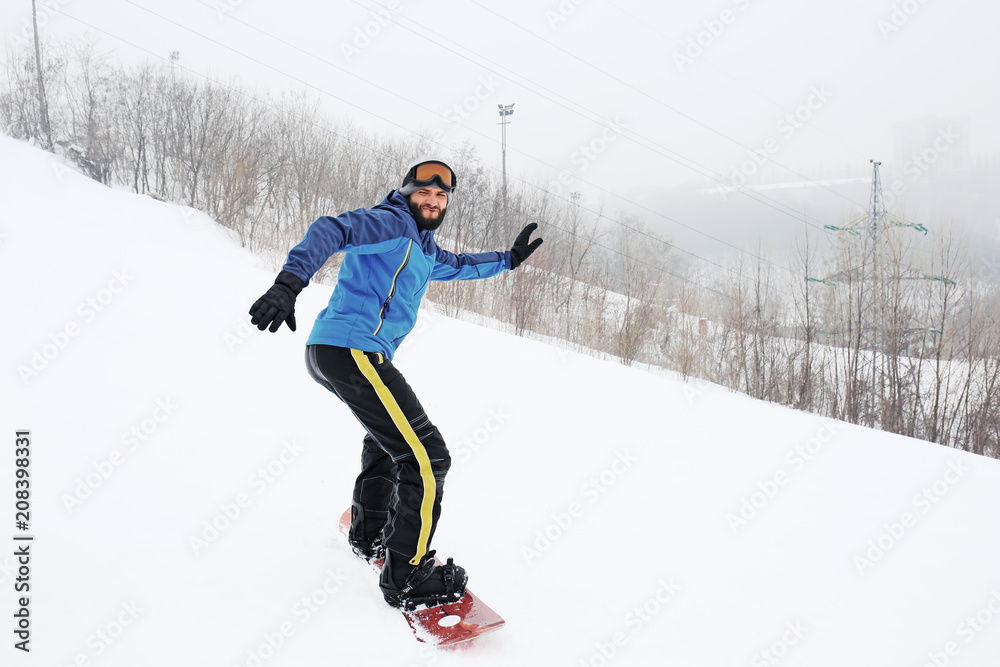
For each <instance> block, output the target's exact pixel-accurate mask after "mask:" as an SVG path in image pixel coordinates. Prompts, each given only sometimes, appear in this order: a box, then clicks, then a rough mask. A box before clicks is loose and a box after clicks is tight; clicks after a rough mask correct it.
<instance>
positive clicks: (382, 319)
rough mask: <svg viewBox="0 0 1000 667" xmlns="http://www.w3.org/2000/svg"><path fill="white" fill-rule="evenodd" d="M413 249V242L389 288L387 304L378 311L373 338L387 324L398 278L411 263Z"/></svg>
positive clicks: (386, 298) (407, 249) (408, 247)
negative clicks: (387, 316)
mask: <svg viewBox="0 0 1000 667" xmlns="http://www.w3.org/2000/svg"><path fill="white" fill-rule="evenodd" d="M411 248H413V241H412V240H411V241H410V243H409V245H407V246H406V256H404V257H403V263H402V264H400V265H399V268H398V269H396V275H394V276H393V277H392V285H390V286H389V295H388V296H387V297H385V303H383V304H382V309H381V310H380V311H378V327H376V329H375V331H374V333H372V335H373V336H374V335H375V334H377V333H378V332H379V331H380V330H381V329H382V325H383V324H384V323H385V316H386V314H387V313H388V312H389V302H390V301H392V297H393V296H394V295H395V294H396V278H398V277H399V274H400V273H402V272H403V267H405V266H406V263H407V262H409V261H410V249H411Z"/></svg>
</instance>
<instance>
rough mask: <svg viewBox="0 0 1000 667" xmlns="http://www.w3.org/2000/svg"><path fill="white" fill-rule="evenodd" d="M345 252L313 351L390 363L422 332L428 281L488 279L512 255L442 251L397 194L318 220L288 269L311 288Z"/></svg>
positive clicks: (504, 266)
mask: <svg viewBox="0 0 1000 667" xmlns="http://www.w3.org/2000/svg"><path fill="white" fill-rule="evenodd" d="M341 251H343V252H344V253H346V254H345V255H344V260H343V262H342V263H341V265H340V273H339V275H338V277H337V286H336V287H335V288H334V290H333V295H332V296H331V297H330V303H329V304H328V305H327V307H326V308H324V309H323V310H322V311H320V314H319V316H318V317H317V318H316V323H315V324H314V325H313V329H312V333H311V334H310V335H309V339H308V340H307V341H306V345H314V344H322V345H335V346H338V347H349V348H354V349H357V350H362V351H364V352H380V353H381V354H383V355H384V356H385V357H386V358H387V359H392V356H393V353H395V351H396V348H397V347H399V344H400V343H401V342H402V341H403V339H404V338H405V337H406V335H407V334H408V333H410V331H411V330H412V329H413V326H414V325H415V324H416V321H417V308H418V307H419V306H420V300H421V299H422V298H423V296H424V292H426V291H427V283H428V281H431V280H471V279H475V278H489V277H490V276H495V275H497V274H498V273H500V272H501V271H503V270H505V269H509V268H510V251H505V252H482V253H463V254H460V255H456V254H454V253H451V252H448V251H447V250H442V249H441V248H439V247H438V244H437V243H436V242H435V241H434V232H431V231H426V230H421V229H420V228H419V227H417V221H416V220H414V218H413V215H412V214H411V213H410V209H409V207H408V205H407V201H406V198H405V197H403V195H401V194H399V192H398V191H397V190H393V191H392V192H390V193H389V194H388V195H387V196H386V198H385V199H383V200H382V202H381V203H380V204H379V205H378V206H375V207H374V208H371V209H358V210H356V211H348V212H346V213H341V214H340V215H338V216H336V217H330V216H323V217H321V218H317V219H316V221H315V222H313V223H312V224H311V225H310V226H309V230H308V231H307V232H306V235H305V238H303V239H302V241H301V243H299V244H298V245H297V246H295V247H294V248H292V250H291V252H289V253H288V260H287V261H286V262H285V266H284V267H283V269H284V270H285V271H290V272H292V273H294V274H295V275H296V276H298V277H299V278H301V279H302V281H303V282H304V283H306V284H308V283H309V280H310V279H311V278H312V276H313V275H314V274H315V273H316V272H317V271H319V269H320V268H321V267H322V266H323V264H325V263H326V261H327V260H328V259H329V258H330V256H331V255H333V254H334V253H335V252H341Z"/></svg>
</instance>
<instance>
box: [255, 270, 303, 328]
mask: <svg viewBox="0 0 1000 667" xmlns="http://www.w3.org/2000/svg"><path fill="white" fill-rule="evenodd" d="M305 286H306V284H305V283H304V282H302V279H301V278H299V277H298V276H297V275H295V274H294V273H291V272H290V271H282V272H281V273H279V274H278V277H277V278H275V279H274V284H273V285H271V287H270V288H269V289H268V290H267V291H266V292H265V293H264V295H263V296H261V297H260V298H259V299H257V300H256V301H255V302H254V304H253V305H252V306H250V323H251V324H256V325H257V328H258V329H260V330H261V331H263V330H264V329H267V327H268V326H270V327H271V329H270V331H271V333H274V332H275V331H277V330H278V327H280V326H281V323H282V322H287V323H288V328H289V329H291V330H292V331H295V297H297V296H298V295H299V292H301V291H302V288H304V287H305Z"/></svg>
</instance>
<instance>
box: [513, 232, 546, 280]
mask: <svg viewBox="0 0 1000 667" xmlns="http://www.w3.org/2000/svg"><path fill="white" fill-rule="evenodd" d="M536 229H538V225H537V224H536V223H534V222H533V223H531V224H530V225H528V226H527V227H525V228H524V229H522V230H521V233H520V234H518V235H517V238H516V239H514V247H512V248H511V249H510V270H511V271H513V270H514V269H516V268H517V267H519V266H520V265H521V262H523V261H524V260H526V259H528V256H529V255H531V253H533V252H535V251H536V250H537V249H538V246H540V245H542V239H535V240H534V241H532V242H531V243H528V240H529V239H530V238H531V232H533V231H535V230H536Z"/></svg>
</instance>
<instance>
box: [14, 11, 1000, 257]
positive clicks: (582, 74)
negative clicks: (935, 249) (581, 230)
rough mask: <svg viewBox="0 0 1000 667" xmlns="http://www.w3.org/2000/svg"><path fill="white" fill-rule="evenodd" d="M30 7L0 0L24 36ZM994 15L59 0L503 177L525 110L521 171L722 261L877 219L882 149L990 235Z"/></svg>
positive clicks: (85, 19) (50, 29) (88, 27)
mask: <svg viewBox="0 0 1000 667" xmlns="http://www.w3.org/2000/svg"><path fill="white" fill-rule="evenodd" d="M30 16H31V15H30V3H29V2H27V1H26V0H17V1H16V2H8V3H5V4H4V6H3V8H2V9H0V34H2V35H3V36H4V41H5V45H6V46H7V47H8V48H10V47H17V46H21V45H24V44H26V43H27V39H28V38H29V37H30V32H31V31H30ZM998 19H1000V7H998V6H997V5H995V4H993V3H987V2H982V1H979V2H975V1H972V0H956V1H952V2H949V3H943V2H926V0H925V1H920V0H905V1H899V0H892V1H881V0H880V1H876V2H871V1H862V0H844V1H842V2H838V3H829V2H804V3H803V2H792V1H791V0H770V1H768V2H763V1H761V0H721V1H719V2H716V3H711V4H707V5H706V4H703V3H699V4H697V5H695V4H688V5H683V6H681V5H680V3H652V2H635V1H628V0H615V1H614V2H609V1H605V0H561V1H557V0H552V1H550V2H542V3H538V2H528V0H510V1H508V2H504V3H488V2H478V1H469V0H467V1H465V2H457V1H444V2H434V3H431V2H427V1H426V0H377V1H375V0H371V1H367V2H360V1H358V2H355V1H349V2H336V3H320V2H315V1H313V2H309V1H306V0H286V1H285V2H282V3H265V2H260V1H259V0H211V1H210V0H182V1H178V2H169V3H168V2H164V1H159V2H154V1H153V0H136V1H134V2H133V1H131V0H104V1H99V2H86V3H84V2H77V1H76V0H46V1H45V2H39V24H40V28H41V31H42V34H43V37H44V38H46V39H62V38H65V37H74V38H76V37H80V38H82V37H84V36H89V37H90V38H92V39H94V40H96V41H97V43H98V45H99V47H100V48H101V49H103V50H105V51H107V52H109V53H110V54H111V55H112V57H114V58H116V59H119V60H121V61H124V62H136V63H138V62H143V61H150V60H154V61H156V60H159V61H161V62H164V63H166V62H167V60H168V54H169V53H170V52H172V51H175V52H177V55H178V59H177V61H176V63H175V66H176V67H178V68H179V69H180V70H182V71H185V72H188V73H189V74H190V75H193V76H207V77H211V78H215V79H221V80H230V79H233V78H235V79H238V80H239V81H240V82H241V83H243V84H245V85H251V86H255V87H258V88H260V89H266V90H270V91H275V92H279V91H285V90H298V91H306V92H307V93H308V94H310V95H312V96H313V97H315V98H317V99H318V100H320V101H321V103H322V104H323V105H324V106H325V108H326V109H327V110H328V111H329V112H330V114H331V115H333V116H336V117H339V118H349V119H350V120H351V122H352V123H353V124H355V125H356V126H357V127H359V128H363V129H367V130H372V131H377V132H379V133H380V134H384V135H390V136H391V135H397V136H400V137H410V136H414V135H418V134H423V135H425V136H428V137H430V138H431V139H432V140H433V141H434V142H437V145H438V147H439V149H440V152H441V153H442V154H444V155H447V154H448V153H449V152H450V151H451V149H453V148H454V147H457V146H460V145H462V144H469V145H471V146H472V147H474V148H475V149H476V150H477V152H478V155H479V158H480V159H481V160H482V161H483V163H484V164H485V165H486V166H487V167H488V168H489V169H492V170H496V171H498V172H499V170H500V166H501V155H500V154H501V150H500V128H499V126H498V124H497V123H498V121H499V117H498V108H497V107H498V105H500V104H514V105H515V106H514V115H513V116H511V117H510V118H509V120H510V125H508V128H507V140H508V146H507V168H508V174H509V178H510V179H511V180H512V182H514V183H519V182H520V183H522V184H525V187H531V188H535V187H542V188H545V189H548V190H550V191H552V192H553V193H555V194H557V195H558V196H560V197H563V198H568V196H569V193H570V192H579V193H580V195H581V197H580V202H581V205H582V206H585V207H587V208H588V209H591V210H594V211H596V210H599V209H601V210H603V211H604V213H605V214H606V215H611V216H615V215H618V214H619V213H621V212H629V213H633V214H637V215H640V216H641V217H642V220H643V221H644V222H645V223H646V224H647V225H649V226H651V227H653V228H654V229H658V230H660V231H662V232H663V233H664V234H666V235H667V236H669V237H670V238H672V239H673V240H674V241H675V243H677V244H678V245H679V246H680V247H683V248H684V249H685V250H688V251H690V252H694V253H699V254H704V255H706V256H708V255H713V254H718V253H724V252H727V251H729V250H731V248H730V247H729V246H730V245H736V246H739V247H743V246H746V245H755V244H758V243H760V244H763V245H765V246H768V247H770V246H773V247H774V248H775V249H776V250H780V249H781V248H783V247H784V246H786V245H787V242H788V240H789V239H790V234H792V233H793V232H795V231H796V230H798V229H805V228H809V229H811V230H813V231H816V232H817V233H819V230H822V228H823V227H824V226H825V225H827V224H839V223H843V222H844V221H846V220H847V219H849V218H850V217H851V216H853V215H856V214H858V213H859V212H862V211H863V210H864V209H865V207H866V206H867V204H868V198H869V193H870V189H871V174H872V170H871V164H870V160H872V159H874V160H878V161H881V162H882V177H883V187H884V189H885V191H886V193H887V199H889V198H890V197H891V200H890V201H889V204H890V206H889V210H890V213H895V214H896V215H899V216H905V217H906V219H910V220H914V221H916V222H919V223H922V224H926V225H929V226H931V227H934V226H935V225H938V226H940V225H943V224H944V223H945V221H955V222H957V223H958V224H959V226H960V227H962V228H963V229H966V230H967V231H968V232H969V233H970V234H972V233H974V234H976V235H978V236H979V237H981V238H982V239H984V242H985V243H987V244H988V242H989V241H992V240H993V239H994V238H995V237H996V236H997V229H998V227H1000V206H998V198H997V197H996V195H994V194H993V192H994V191H995V190H996V186H997V185H998V178H1000V177H998V170H1000V166H998V162H1000V157H998V156H1000V129H998V127H997V124H996V122H995V119H996V118H997V117H1000V91H998V87H997V86H996V82H997V80H998V74H1000V50H998V49H997V48H996V46H995V37H994V35H993V34H992V33H993V32H994V31H995V26H996V25H998V24H1000V20H998ZM894 184H895V187H896V190H895V191H894V190H893V186H894ZM984 247H985V246H984Z"/></svg>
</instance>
